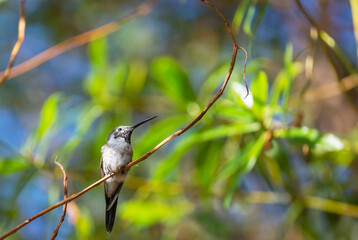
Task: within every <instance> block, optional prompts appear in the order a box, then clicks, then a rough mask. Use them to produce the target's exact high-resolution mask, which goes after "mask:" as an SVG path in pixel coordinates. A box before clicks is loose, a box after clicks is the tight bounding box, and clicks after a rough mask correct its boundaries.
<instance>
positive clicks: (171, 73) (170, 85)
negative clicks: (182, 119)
mask: <svg viewBox="0 0 358 240" xmlns="http://www.w3.org/2000/svg"><path fill="white" fill-rule="evenodd" d="M151 75H152V76H153V79H154V80H155V82H156V83H157V85H158V87H159V88H160V89H161V91H162V92H163V93H164V94H166V95H167V96H168V97H169V98H171V99H172V100H173V101H175V102H176V103H178V104H183V103H186V102H190V101H194V100H195V94H194V91H193V89H192V87H191V85H190V81H189V77H188V75H187V73H186V72H185V70H184V69H183V68H182V67H181V66H180V65H179V63H178V62H177V61H176V60H174V59H172V58H170V57H161V58H157V59H155V60H154V61H153V62H152V65H151Z"/></svg>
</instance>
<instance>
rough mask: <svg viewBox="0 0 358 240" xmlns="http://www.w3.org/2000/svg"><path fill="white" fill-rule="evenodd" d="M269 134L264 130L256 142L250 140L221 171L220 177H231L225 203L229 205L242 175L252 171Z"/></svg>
mask: <svg viewBox="0 0 358 240" xmlns="http://www.w3.org/2000/svg"><path fill="white" fill-rule="evenodd" d="M266 139H267V135H266V133H265V132H263V133H262V134H261V135H260V137H259V138H258V139H257V140H256V141H255V142H250V143H249V144H248V145H246V146H245V147H244V149H243V150H242V152H241V153H239V154H237V155H236V156H235V157H234V158H233V159H232V160H231V161H229V162H228V164H227V166H226V167H225V168H224V169H223V170H222V172H221V173H220V178H224V179H227V178H230V182H229V185H228V189H227V194H226V197H225V200H224V205H225V206H226V207H228V206H229V204H230V202H231V199H232V196H233V193H234V191H235V189H236V187H237V185H238V184H239V182H240V179H241V178H242V176H243V175H244V174H246V173H248V172H250V171H251V170H252V169H253V167H254V166H255V164H256V161H257V159H258V157H259V156H260V154H261V150H262V148H263V146H264V144H265V142H266Z"/></svg>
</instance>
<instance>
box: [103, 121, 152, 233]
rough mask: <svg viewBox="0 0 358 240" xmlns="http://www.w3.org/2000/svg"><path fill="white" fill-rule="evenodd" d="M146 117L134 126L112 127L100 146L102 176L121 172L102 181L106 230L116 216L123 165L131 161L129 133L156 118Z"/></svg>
mask: <svg viewBox="0 0 358 240" xmlns="http://www.w3.org/2000/svg"><path fill="white" fill-rule="evenodd" d="M156 117H157V116H154V117H151V118H149V119H146V120H144V121H142V122H140V123H138V124H136V125H134V126H119V127H116V128H115V129H113V130H112V131H111V132H110V133H109V134H108V137H107V144H105V145H103V146H102V148H101V152H102V157H101V163H100V167H101V173H102V177H104V176H106V175H109V174H111V173H114V172H116V171H119V170H120V169H122V172H120V173H118V174H116V175H115V176H113V177H111V178H109V179H107V180H106V181H105V182H104V196H105V199H106V230H107V232H109V233H110V232H111V231H112V228H113V224H114V219H115V217H116V209H117V201H118V194H119V192H120V191H121V188H122V185H123V182H124V180H125V178H126V175H127V171H124V167H125V166H126V165H127V164H128V163H130V162H131V161H132V156H133V151H132V146H131V135H132V132H133V130H134V129H135V128H137V127H138V126H140V125H142V124H143V123H146V122H148V121H149V120H152V119H153V118H156Z"/></svg>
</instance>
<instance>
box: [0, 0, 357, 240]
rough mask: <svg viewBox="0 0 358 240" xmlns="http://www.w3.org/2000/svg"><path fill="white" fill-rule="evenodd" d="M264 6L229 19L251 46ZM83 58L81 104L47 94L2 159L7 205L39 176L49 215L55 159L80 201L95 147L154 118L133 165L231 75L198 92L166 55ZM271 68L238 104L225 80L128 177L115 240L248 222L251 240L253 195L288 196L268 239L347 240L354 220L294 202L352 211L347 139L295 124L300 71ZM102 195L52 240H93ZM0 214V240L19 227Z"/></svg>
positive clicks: (103, 50) (253, 65)
mask: <svg viewBox="0 0 358 240" xmlns="http://www.w3.org/2000/svg"><path fill="white" fill-rule="evenodd" d="M266 7H267V3H265V4H264V5H260V6H259V8H258V7H257V1H243V2H242V3H241V4H240V5H239V7H238V8H237V10H236V13H235V15H234V20H233V29H234V30H235V31H236V32H238V31H239V29H241V28H242V29H243V31H244V33H245V34H246V35H247V36H248V38H249V39H253V38H254V37H255V34H256V31H257V28H258V26H259V23H260V21H261V19H262V17H263V14H264V13H265V10H266ZM322 34H323V35H322V36H323V37H322V38H323V39H324V40H325V41H326V42H327V44H328V45H329V46H330V47H331V48H332V49H334V50H335V51H338V53H339V55H340V56H342V55H343V56H342V57H341V59H343V60H344V62H345V61H348V62H349V60H348V59H347V58H346V57H344V54H343V52H342V51H340V50H339V48H338V46H337V45H336V44H335V43H334V42H332V41H331V40H330V39H331V38H330V37H329V35H328V34H326V33H322ZM251 44H252V42H251ZM332 44H333V45H332ZM251 47H252V45H251ZM88 57H89V59H90V68H89V72H88V75H87V77H86V78H85V79H84V80H83V81H82V82H81V84H82V90H83V95H84V96H83V97H82V98H81V100H80V101H79V100H78V99H77V97H76V96H73V95H71V94H70V93H67V92H65V91H63V92H54V93H52V94H50V95H49V96H48V97H47V98H46V101H44V103H43V105H42V108H41V111H40V113H39V117H38V121H37V126H36V127H34V128H33V131H32V133H31V134H30V135H29V136H28V137H27V139H26V141H24V144H23V146H22V147H21V149H20V150H19V152H15V153H14V154H12V155H11V156H10V157H2V158H1V161H0V175H4V176H8V175H11V174H16V175H13V176H15V177H16V178H17V179H19V181H18V182H17V186H15V185H16V184H14V187H13V188H14V189H15V190H12V191H11V192H12V193H11V194H9V195H11V196H10V197H9V199H10V198H13V199H17V197H18V196H19V195H20V194H21V192H22V191H23V189H25V187H26V185H27V184H30V183H31V181H35V182H36V180H35V179H36V177H38V176H41V178H42V180H41V181H44V182H42V183H43V184H44V185H46V186H41V188H45V189H47V185H49V186H50V187H48V188H49V189H50V190H46V191H44V192H42V193H41V194H46V193H47V194H48V196H47V201H48V204H52V203H54V202H56V201H57V200H59V199H60V198H61V196H62V195H61V191H60V190H59V189H61V185H60V180H61V175H60V174H61V173H60V172H59V170H58V169H56V168H55V167H54V166H53V163H52V162H53V159H54V158H55V156H58V159H59V161H60V162H61V163H62V164H63V165H64V167H65V168H66V169H67V171H68V175H69V191H70V193H74V192H77V191H79V190H81V189H82V188H84V187H85V186H87V185H89V184H90V183H92V182H94V181H95V180H97V179H98V178H99V177H100V170H99V159H100V148H101V146H102V145H103V144H105V138H106V136H107V134H108V133H109V132H110V130H111V129H113V128H114V127H116V126H118V125H120V124H126V125H130V124H132V123H135V122H136V121H138V120H140V119H142V118H143V117H144V116H152V115H159V118H158V119H156V120H155V121H153V122H151V123H150V124H148V125H147V126H146V127H143V128H142V129H141V130H138V133H137V132H136V133H135V134H134V136H133V148H134V158H137V157H140V156H141V155H142V154H144V153H146V152H147V151H148V150H150V149H151V148H153V147H154V146H155V145H156V144H158V143H159V142H160V141H162V140H163V139H165V138H166V137H167V136H169V135H170V134H171V133H173V132H174V131H175V130H178V129H179V128H181V127H183V126H185V124H187V123H189V122H190V121H191V120H192V119H193V118H194V117H195V116H197V115H198V114H199V113H200V112H201V110H202V109H203V108H204V107H205V106H206V104H207V103H208V101H209V100H210V99H211V97H212V96H213V95H214V94H215V93H216V91H217V89H218V88H219V87H220V84H221V83H222V82H223V80H224V79H225V76H226V74H227V71H228V69H229V65H228V64H227V63H221V64H218V65H217V66H215V68H213V69H212V70H210V72H208V73H207V75H206V77H205V79H204V81H203V83H202V85H201V86H199V87H198V86H197V85H194V83H193V81H192V80H191V79H192V78H193V75H192V74H191V73H190V69H187V68H188V67H187V66H185V64H183V63H181V61H179V60H178V59H177V58H175V57H173V56H171V55H161V56H156V57H154V58H151V59H139V58H138V59H137V58H134V59H130V61H124V59H122V58H121V57H119V58H116V59H115V60H113V58H112V57H111V50H110V44H109V41H108V39H107V38H102V39H100V40H96V41H93V42H91V43H90V44H89V46H88ZM228 60H229V58H228V59H227V60H225V62H228ZM280 61H281V62H282V66H281V68H280V69H279V71H278V73H277V74H276V76H273V77H272V74H269V73H268V71H267V70H266V69H265V63H264V61H262V59H259V58H257V59H252V60H251V61H249V63H248V66H247V77H248V79H250V81H249V83H250V85H249V89H250V90H251V91H250V94H249V95H248V96H247V97H246V98H245V96H246V88H245V86H244V85H243V83H242V80H241V79H242V71H234V72H233V75H232V77H231V80H230V82H229V85H228V86H227V88H226V90H225V92H224V95H223V96H222V97H221V98H220V99H219V100H218V102H217V103H216V104H215V105H214V106H213V107H212V109H210V110H209V112H208V113H207V114H206V115H205V117H204V118H203V119H202V120H201V121H200V122H198V124H196V125H195V126H194V127H193V128H192V129H190V130H189V131H188V132H186V133H185V134H183V135H182V136H180V137H178V138H176V139H174V140H173V141H171V142H170V143H169V144H167V145H166V146H165V147H163V148H162V149H161V150H159V151H158V152H156V153H155V154H154V155H153V156H151V157H150V158H149V159H147V160H146V161H144V162H142V163H141V164H139V166H138V167H133V168H132V169H131V171H130V173H129V175H130V176H129V178H128V180H127V182H126V183H125V185H124V189H123V191H122V192H121V195H120V203H119V208H118V217H117V220H116V223H115V227H114V232H113V233H112V236H113V238H116V237H121V238H128V239H129V238H133V239H231V238H232V239H238V238H239V237H240V236H245V237H246V238H245V237H243V238H245V239H251V238H250V231H249V230H246V229H245V227H247V226H246V225H247V223H245V224H242V225H240V226H238V225H239V223H243V222H244V220H242V219H249V220H247V221H248V222H249V223H248V224H249V225H250V224H251V225H255V226H253V227H252V226H251V228H250V227H247V228H248V229H252V228H253V229H254V230H256V225H258V223H257V222H256V221H258V220H260V219H259V218H260V216H263V215H265V214H266V213H267V212H268V211H266V210H263V211H262V212H261V213H257V212H256V211H255V210H252V206H250V207H246V206H247V205H246V204H247V203H243V199H244V198H243V196H244V195H246V194H249V193H250V191H254V190H262V191H273V192H278V193H287V194H289V196H291V198H290V200H289V202H286V204H288V205H289V206H288V207H287V208H281V209H278V210H276V212H277V213H279V214H280V216H282V215H283V217H280V218H281V220H280V221H281V223H280V224H279V227H278V228H279V231H278V233H277V234H273V235H275V237H277V238H278V239H280V238H285V236H286V234H287V232H288V231H289V230H290V227H291V226H292V224H295V227H296V228H298V229H300V231H299V232H300V233H301V234H302V236H304V237H303V238H304V239H338V238H332V236H348V235H349V234H347V235H345V234H342V235H340V233H341V231H343V230H342V229H345V227H347V226H348V227H347V228H348V231H351V232H353V231H354V228H356V227H357V225H356V220H354V219H353V218H348V217H345V216H341V215H333V214H330V213H326V212H324V211H327V212H332V211H330V210H329V209H325V208H324V206H323V207H322V209H323V210H324V211H322V212H321V211H320V212H317V211H315V210H308V209H306V208H305V206H307V205H305V204H304V202H303V201H304V200H303V199H304V197H305V196H307V195H313V196H317V197H322V198H327V199H333V200H336V201H341V202H350V203H353V204H354V203H355V204H357V203H358V198H356V197H355V196H354V193H355V192H356V191H357V187H356V186H350V183H351V181H353V180H354V179H356V178H355V177H352V176H346V175H345V173H346V172H345V171H348V170H349V169H350V168H352V165H353V163H354V160H355V158H356V148H357V146H356V144H357V142H356V140H357V137H356V136H355V135H354V133H352V136H348V137H343V136H338V135H336V134H333V133H323V132H321V131H319V130H318V129H317V128H315V127H314V126H305V124H304V122H302V121H299V122H298V123H295V121H294V120H295V117H297V115H299V114H300V111H301V107H302V106H293V104H292V102H293V100H292V99H293V94H292V88H293V84H294V80H295V79H296V77H297V76H298V75H299V74H302V73H303V71H304V68H303V64H302V62H300V61H299V60H295V59H294V52H293V46H292V44H290V43H289V44H287V46H286V48H285V50H284V51H283V53H282V59H280ZM347 64H348V63H347ZM347 64H346V65H347ZM348 65H349V64H348ZM299 104H303V103H299ZM43 179H46V180H43ZM342 179H343V180H342ZM41 181H39V182H41ZM352 189H353V190H352ZM90 194H92V195H90ZM102 195H103V192H102V189H100V188H97V189H94V190H92V191H91V193H88V194H85V195H84V196H82V197H81V198H79V199H77V200H76V201H75V202H74V203H71V204H70V205H69V208H68V214H67V217H66V219H67V220H68V222H67V226H64V227H63V228H61V229H60V234H59V236H60V237H62V238H64V239H103V234H105V233H104V232H105V228H104V199H103V196H102ZM269 200H270V199H263V200H262V202H263V203H266V202H267V201H269ZM13 204H15V203H13ZM29 204H30V203H29ZM26 207H29V208H30V206H26ZM333 208H335V206H333ZM317 209H320V208H319V207H317ZM322 209H320V210H322ZM0 213H1V217H2V219H5V220H6V221H1V222H0V231H1V232H4V231H5V230H6V229H10V228H11V227H12V226H13V225H15V222H17V221H18V220H19V219H23V218H26V217H28V215H26V216H22V215H20V214H19V213H18V212H17V211H16V210H14V209H6V210H4V209H1V212H0ZM49 215H51V221H49V223H51V225H50V224H48V225H46V227H48V228H49V229H52V228H53V226H55V223H56V221H57V215H56V214H55V213H54V212H53V213H50V214H49ZM248 215H253V216H254V215H255V216H258V217H257V218H255V219H254V218H251V217H249V216H248ZM312 219H313V220H312ZM15 220H16V221H15ZM264 220H268V218H265V219H264ZM272 221H273V222H274V221H277V217H276V218H273V220H272ZM312 221H314V222H315V223H314V224H311V223H312ZM267 224H268V225H269V224H271V223H270V222H269V223H267ZM272 224H273V223H272ZM64 225H66V224H64ZM50 226H51V227H50ZM322 226H325V227H322ZM352 229H353V230H352ZM20 231H21V230H20ZM61 231H63V232H61ZM297 231H298V230H297ZM46 236H47V235H46ZM270 236H272V235H270ZM324 236H330V237H329V238H325V237H324ZM22 237H23V238H26V236H22ZM16 238H20V237H18V236H17V237H16ZM348 238H349V237H347V238H345V237H342V238H341V239H348ZM252 239H254V238H252Z"/></svg>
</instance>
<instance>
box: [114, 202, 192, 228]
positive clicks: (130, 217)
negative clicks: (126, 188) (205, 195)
mask: <svg viewBox="0 0 358 240" xmlns="http://www.w3.org/2000/svg"><path fill="white" fill-rule="evenodd" d="M192 209H193V208H192V207H191V205H189V203H188V202H182V203H176V204H175V206H174V205H173V206H171V205H169V204H168V203H167V202H160V201H153V200H145V201H142V200H132V201H127V202H124V203H122V204H121V205H120V212H121V217H122V218H123V219H125V220H126V221H129V223H130V224H131V225H133V226H136V227H140V228H141V227H147V226H151V225H153V224H155V223H157V222H169V223H175V222H177V221H179V220H180V219H182V217H184V216H185V215H187V214H189V213H190V212H191V211H192Z"/></svg>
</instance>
